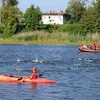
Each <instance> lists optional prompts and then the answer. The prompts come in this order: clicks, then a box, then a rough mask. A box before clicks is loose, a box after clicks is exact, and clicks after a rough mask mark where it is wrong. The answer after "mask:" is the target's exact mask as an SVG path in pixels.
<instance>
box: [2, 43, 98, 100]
mask: <svg viewBox="0 0 100 100" xmlns="http://www.w3.org/2000/svg"><path fill="white" fill-rule="evenodd" d="M19 59H21V60H25V62H18V60H19ZM35 59H40V60H46V62H45V63H33V62H32V60H35ZM33 67H36V68H37V71H38V73H39V74H40V73H42V74H43V76H42V77H45V78H48V79H55V80H56V83H55V84H46V85H44V84H42V85H37V84H10V83H0V99H1V100H100V54H99V53H82V52H80V51H79V50H78V45H35V44H34V45H27V44H25V45H0V74H10V75H29V74H31V69H32V68H33Z"/></svg>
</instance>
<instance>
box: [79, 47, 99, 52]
mask: <svg viewBox="0 0 100 100" xmlns="http://www.w3.org/2000/svg"><path fill="white" fill-rule="evenodd" d="M79 50H80V51H81V52H92V53H100V49H96V50H95V49H91V48H89V47H84V46H80V47H79Z"/></svg>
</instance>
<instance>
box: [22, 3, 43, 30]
mask: <svg viewBox="0 0 100 100" xmlns="http://www.w3.org/2000/svg"><path fill="white" fill-rule="evenodd" d="M24 18H25V24H26V29H27V30H36V29H39V26H40V25H41V18H42V13H41V11H40V9H39V8H38V7H37V8H35V7H34V5H31V7H30V8H28V9H27V10H26V12H25V14H24Z"/></svg>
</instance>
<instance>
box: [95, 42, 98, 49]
mask: <svg viewBox="0 0 100 100" xmlns="http://www.w3.org/2000/svg"><path fill="white" fill-rule="evenodd" d="M95 48H96V49H99V43H98V42H97V41H96V42H95Z"/></svg>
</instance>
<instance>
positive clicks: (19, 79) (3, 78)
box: [0, 75, 56, 83]
mask: <svg viewBox="0 0 100 100" xmlns="http://www.w3.org/2000/svg"><path fill="white" fill-rule="evenodd" d="M0 82H10V83H55V82H56V81H55V80H50V79H47V78H36V79H33V80H31V79H29V78H28V77H26V76H10V75H0Z"/></svg>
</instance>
